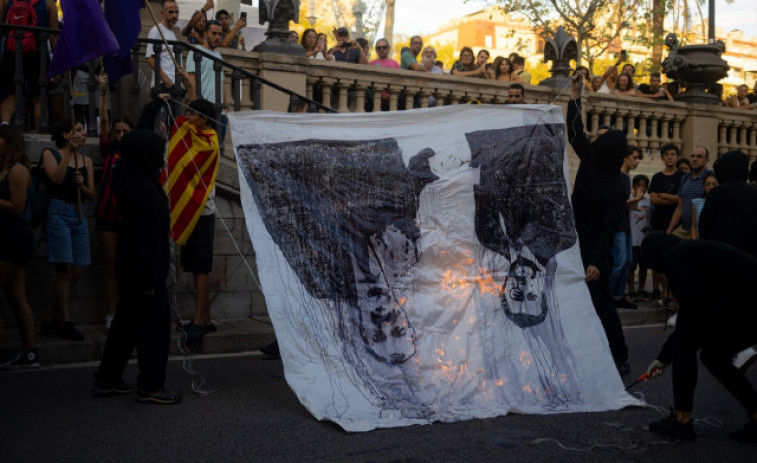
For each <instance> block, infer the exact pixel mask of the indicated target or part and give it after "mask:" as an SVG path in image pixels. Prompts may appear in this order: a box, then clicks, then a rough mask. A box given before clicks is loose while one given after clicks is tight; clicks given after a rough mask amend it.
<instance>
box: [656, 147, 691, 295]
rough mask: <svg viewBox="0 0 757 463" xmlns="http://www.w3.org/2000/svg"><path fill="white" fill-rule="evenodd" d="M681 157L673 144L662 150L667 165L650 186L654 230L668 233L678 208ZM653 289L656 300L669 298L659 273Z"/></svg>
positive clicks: (663, 159) (681, 173) (664, 282)
mask: <svg viewBox="0 0 757 463" xmlns="http://www.w3.org/2000/svg"><path fill="white" fill-rule="evenodd" d="M679 155H680V151H679V149H678V147H677V146H676V145H674V144H672V143H668V144H666V145H663V146H662V148H660V156H661V157H662V162H664V163H665V168H664V169H663V170H662V171H660V172H657V173H656V174H654V176H652V181H651V182H650V184H649V198H650V200H651V201H652V205H653V206H654V209H653V210H652V216H651V219H650V223H651V225H652V230H659V231H663V232H664V231H666V230H667V229H668V225H670V219H671V218H672V217H673V212H675V210H676V207H678V194H677V193H678V187H679V186H680V185H681V179H682V178H683V172H681V171H680V170H678V168H677V167H676V165H677V164H676V163H677V162H678V157H679ZM652 289H653V291H652V297H653V298H654V299H657V298H658V297H660V296H662V297H663V298H666V297H668V285H667V281H666V280H665V275H663V274H661V273H659V272H657V271H653V272H652Z"/></svg>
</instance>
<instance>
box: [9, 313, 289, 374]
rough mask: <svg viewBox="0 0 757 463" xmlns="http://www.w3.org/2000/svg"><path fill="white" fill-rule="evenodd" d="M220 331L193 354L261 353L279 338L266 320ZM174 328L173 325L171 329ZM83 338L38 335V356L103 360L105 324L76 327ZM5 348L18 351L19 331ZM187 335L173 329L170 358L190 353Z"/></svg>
mask: <svg viewBox="0 0 757 463" xmlns="http://www.w3.org/2000/svg"><path fill="white" fill-rule="evenodd" d="M215 325H216V327H217V328H218V331H217V332H215V333H210V334H207V335H205V337H204V338H203V340H202V344H201V345H200V346H198V347H197V348H192V349H190V351H191V352H192V354H227V353H236V352H246V351H254V350H258V349H260V348H261V347H265V346H267V345H268V344H270V343H272V342H273V341H274V340H275V339H276V337H275V335H274V333H273V328H272V327H271V325H270V322H269V321H267V320H265V319H260V320H254V319H250V318H243V319H226V320H216V321H215ZM174 327H175V325H173V324H172V328H174ZM76 328H77V329H78V330H79V331H81V333H82V334H83V335H84V340H83V341H80V342H72V341H66V340H63V339H60V338H59V337H57V336H46V335H43V334H39V333H37V354H38V355H39V358H40V361H41V362H42V363H43V364H44V365H55V364H68V363H80V362H90V361H97V360H100V357H101V356H102V352H103V348H104V347H105V339H106V337H107V334H108V333H107V331H106V330H105V327H104V326H102V325H80V326H77V327H76ZM5 338H6V347H7V348H8V349H9V350H11V351H12V352H13V351H15V350H17V349H19V348H20V345H21V342H20V338H19V333H18V330H15V329H6V330H5ZM183 338H184V335H183V333H181V332H177V331H176V330H175V329H172V332H171V351H170V353H171V355H181V354H185V353H187V352H188V351H187V350H184V349H185V348H186V343H185V342H184V339H183Z"/></svg>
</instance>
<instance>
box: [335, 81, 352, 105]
mask: <svg viewBox="0 0 757 463" xmlns="http://www.w3.org/2000/svg"><path fill="white" fill-rule="evenodd" d="M353 82H354V81H352V80H346V79H339V81H338V83H337V88H338V89H339V102H338V103H337V107H336V110H337V111H339V112H340V113H348V112H350V105H349V103H350V102H349V95H348V92H349V90H350V86H351V85H352V83H353Z"/></svg>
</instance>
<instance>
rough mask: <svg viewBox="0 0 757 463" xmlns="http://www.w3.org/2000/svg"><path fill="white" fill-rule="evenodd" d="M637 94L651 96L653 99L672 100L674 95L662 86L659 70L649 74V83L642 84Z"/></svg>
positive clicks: (641, 96) (644, 96)
mask: <svg viewBox="0 0 757 463" xmlns="http://www.w3.org/2000/svg"><path fill="white" fill-rule="evenodd" d="M637 90H638V91H637V92H636V96H638V97H640V98H651V99H653V100H670V101H673V96H672V95H671V94H670V93H668V91H667V90H666V89H665V88H664V87H662V78H661V77H660V73H659V72H653V73H652V74H650V75H649V84H640V85H639V87H638V88H637Z"/></svg>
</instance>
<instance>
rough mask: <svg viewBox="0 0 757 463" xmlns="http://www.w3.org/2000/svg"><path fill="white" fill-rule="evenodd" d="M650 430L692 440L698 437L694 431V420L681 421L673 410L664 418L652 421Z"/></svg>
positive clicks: (674, 437) (667, 435) (673, 437)
mask: <svg viewBox="0 0 757 463" xmlns="http://www.w3.org/2000/svg"><path fill="white" fill-rule="evenodd" d="M649 430H650V431H652V432H653V433H655V434H659V435H661V436H665V437H670V438H672V439H686V440H691V439H694V438H695V437H697V435H696V433H695V432H694V420H689V422H688V423H679V422H678V420H677V419H676V414H675V412H674V411H673V410H671V411H670V415H669V416H668V417H667V418H665V419H664V420H660V421H655V422H654V423H650V424H649Z"/></svg>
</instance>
